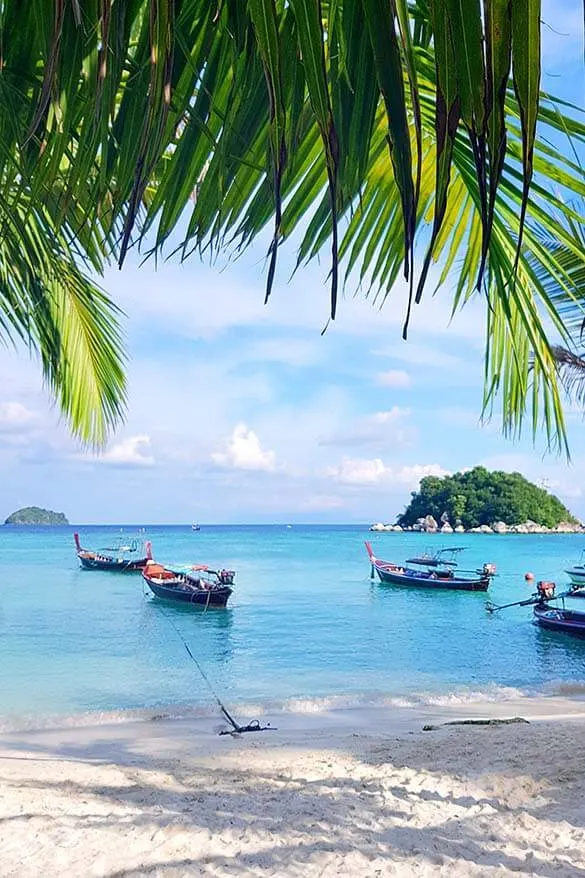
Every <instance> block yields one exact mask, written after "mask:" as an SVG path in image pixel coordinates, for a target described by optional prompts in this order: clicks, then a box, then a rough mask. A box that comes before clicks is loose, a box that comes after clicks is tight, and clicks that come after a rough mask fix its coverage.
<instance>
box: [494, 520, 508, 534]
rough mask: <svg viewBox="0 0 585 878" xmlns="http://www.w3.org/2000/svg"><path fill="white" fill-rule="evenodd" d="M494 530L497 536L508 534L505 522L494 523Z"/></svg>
mask: <svg viewBox="0 0 585 878" xmlns="http://www.w3.org/2000/svg"><path fill="white" fill-rule="evenodd" d="M492 530H493V532H494V533H495V534H507V533H508V525H507V524H506V522H505V521H494V523H493V524H492Z"/></svg>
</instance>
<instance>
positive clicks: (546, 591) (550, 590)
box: [536, 580, 556, 601]
mask: <svg viewBox="0 0 585 878" xmlns="http://www.w3.org/2000/svg"><path fill="white" fill-rule="evenodd" d="M555 588H556V584H555V583H554V582H546V581H545V580H541V581H540V582H538V583H537V585H536V591H537V593H538V597H539V598H540V599H541V600H543V601H551V600H552V599H553V598H554V596H555Z"/></svg>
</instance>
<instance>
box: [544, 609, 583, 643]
mask: <svg viewBox="0 0 585 878" xmlns="http://www.w3.org/2000/svg"><path fill="white" fill-rule="evenodd" d="M534 621H535V622H536V623H537V625H540V627H541V628H545V629H546V630H547V631H561V632H563V633H564V634H571V635H572V636H573V637H585V613H583V612H580V611H578V610H562V609H557V608H554V607H544V608H543V607H538V606H536V607H535V608H534Z"/></svg>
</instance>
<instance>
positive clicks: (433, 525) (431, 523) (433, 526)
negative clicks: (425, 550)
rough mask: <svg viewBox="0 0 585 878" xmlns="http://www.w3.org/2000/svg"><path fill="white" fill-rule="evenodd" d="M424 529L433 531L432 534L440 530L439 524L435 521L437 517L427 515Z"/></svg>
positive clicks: (429, 531) (427, 531) (428, 531)
mask: <svg viewBox="0 0 585 878" xmlns="http://www.w3.org/2000/svg"><path fill="white" fill-rule="evenodd" d="M423 530H424V531H426V533H431V534H434V533H437V531H438V530H439V525H438V524H437V522H436V521H435V519H434V518H433V516H432V515H427V516H426V517H425V519H424V523H423Z"/></svg>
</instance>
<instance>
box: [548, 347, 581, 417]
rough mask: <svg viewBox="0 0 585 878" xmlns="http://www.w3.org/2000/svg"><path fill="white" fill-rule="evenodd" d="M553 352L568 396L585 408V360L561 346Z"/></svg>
mask: <svg viewBox="0 0 585 878" xmlns="http://www.w3.org/2000/svg"><path fill="white" fill-rule="evenodd" d="M552 351H553V356H554V358H555V363H556V365H557V369H558V371H559V374H560V376H561V381H562V383H563V387H564V388H565V390H566V392H567V395H568V396H570V397H572V398H573V399H575V400H576V401H577V402H578V403H579V405H581V406H585V358H583V357H581V356H579V354H576V353H574V352H573V351H570V350H567V348H563V347H561V346H560V345H555V346H554V347H553V349H552Z"/></svg>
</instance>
